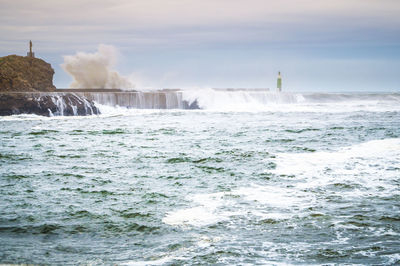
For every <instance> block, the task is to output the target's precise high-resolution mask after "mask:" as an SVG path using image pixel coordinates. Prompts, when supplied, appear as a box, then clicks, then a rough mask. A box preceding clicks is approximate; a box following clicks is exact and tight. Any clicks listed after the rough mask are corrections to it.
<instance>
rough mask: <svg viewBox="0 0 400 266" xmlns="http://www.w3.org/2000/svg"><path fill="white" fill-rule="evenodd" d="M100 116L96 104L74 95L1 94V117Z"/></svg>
mask: <svg viewBox="0 0 400 266" xmlns="http://www.w3.org/2000/svg"><path fill="white" fill-rule="evenodd" d="M17 114H36V115H43V116H53V115H66V116H72V115H92V114H100V112H99V109H98V108H97V107H96V106H95V105H94V102H93V101H91V100H88V99H86V98H85V97H83V96H78V95H76V94H74V93H0V115H2V116H4V115H17Z"/></svg>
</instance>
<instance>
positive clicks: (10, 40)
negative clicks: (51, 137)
mask: <svg viewBox="0 0 400 266" xmlns="http://www.w3.org/2000/svg"><path fill="white" fill-rule="evenodd" d="M0 36H2V37H1V38H0V55H2V56H3V55H7V54H14V53H16V54H25V53H26V47H27V41H29V40H30V39H32V40H33V41H34V48H35V49H36V53H37V54H38V55H40V56H41V57H42V58H45V59H46V60H48V61H50V63H52V65H53V67H54V68H55V70H56V76H55V79H56V86H58V87H64V86H67V84H69V83H70V80H69V77H68V76H67V75H65V73H63V72H62V70H61V68H60V67H59V64H61V63H62V56H63V55H68V54H75V53H76V52H77V51H86V52H94V51H96V50H97V47H98V45H99V44H102V43H103V44H108V45H113V46H115V47H116V48H117V49H119V51H120V53H121V54H122V57H121V58H120V65H119V68H120V70H121V71H122V72H124V74H128V75H132V76H134V77H135V78H137V79H138V80H141V81H140V82H142V83H143V86H163V87H168V86H174V87H177V86H178V87H179V86H200V87H204V86H252V87H265V86H267V87H268V86H270V85H272V84H271V83H272V82H274V78H275V74H276V72H277V71H278V69H279V70H282V71H283V73H284V77H285V78H286V79H287V82H286V85H290V86H291V88H293V89H294V90H308V89H310V90H317V89H333V90H347V89H351V88H353V89H354V90H362V89H368V90H383V89H385V90H398V89H399V84H400V79H399V77H400V72H399V70H396V69H399V59H400V51H399V49H400V1H398V0H319V1H315V0H314V1H311V0H279V1H278V0H276V1H268V0H246V1H244V0H168V1H165V0H164V1H163V0H117V1H111V0H97V1H92V0H80V1H54V0H41V1H32V0H30V1H28V0H13V1H6V0H0ZM377 66H380V67H377ZM393 68H394V69H395V70H393ZM344 69H346V72H344ZM360 69H361V70H362V71H361V72H360ZM349 71H350V74H349V75H347V73H348V72H349ZM364 75H376V76H377V77H384V78H382V80H375V81H374V80H371V81H368V84H366V83H367V82H366V80H365V79H363V76H364ZM321 76H322V77H323V78H322V77H321ZM343 77H347V78H346V80H344V81H343V80H342V81H340V78H343ZM367 80H368V79H367ZM138 82H139V81H138ZM363 82H364V83H365V84H364V83H363ZM349 84H350V85H349ZM346 86H347V87H346Z"/></svg>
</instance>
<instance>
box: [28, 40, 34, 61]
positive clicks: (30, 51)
mask: <svg viewBox="0 0 400 266" xmlns="http://www.w3.org/2000/svg"><path fill="white" fill-rule="evenodd" d="M26 56H27V57H32V58H35V53H34V52H32V41H29V52H28V53H27V55H26Z"/></svg>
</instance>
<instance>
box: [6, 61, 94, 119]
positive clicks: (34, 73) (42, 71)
mask: <svg viewBox="0 0 400 266" xmlns="http://www.w3.org/2000/svg"><path fill="white" fill-rule="evenodd" d="M53 75H54V70H53V68H52V67H51V65H50V64H49V63H46V62H45V61H43V60H42V59H38V58H33V57H25V56H17V55H9V56H5V57H0V115H17V114H36V115H44V116H53V115H92V114H99V113H100V112H99V110H98V108H97V107H96V106H95V104H94V102H93V101H92V100H89V99H87V98H86V97H85V96H83V95H77V94H75V93H60V92H56V87H55V86H54V85H53Z"/></svg>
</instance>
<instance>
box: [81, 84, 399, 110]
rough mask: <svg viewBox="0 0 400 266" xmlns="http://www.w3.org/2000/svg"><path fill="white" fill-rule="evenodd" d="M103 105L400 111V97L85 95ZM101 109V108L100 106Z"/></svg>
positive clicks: (258, 93)
mask: <svg viewBox="0 0 400 266" xmlns="http://www.w3.org/2000/svg"><path fill="white" fill-rule="evenodd" d="M84 94H85V96H86V97H87V98H89V99H91V100H93V101H95V102H96V103H98V104H101V105H103V106H113V107H125V108H134V109H202V110H208V111H223V112H225V111H228V112H232V111H233V112H259V111H261V112H334V113H336V112H353V111H370V112H386V111H400V94H397V93H392V94H389V93H387V94H383V93H381V94H367V93H364V94H336V93H291V92H271V91H266V90H229V89H225V90H216V89H198V90H158V91H135V92H115V93H112V92H110V93H91V92H85V93H84ZM100 109H101V107H100Z"/></svg>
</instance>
